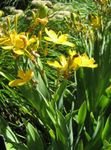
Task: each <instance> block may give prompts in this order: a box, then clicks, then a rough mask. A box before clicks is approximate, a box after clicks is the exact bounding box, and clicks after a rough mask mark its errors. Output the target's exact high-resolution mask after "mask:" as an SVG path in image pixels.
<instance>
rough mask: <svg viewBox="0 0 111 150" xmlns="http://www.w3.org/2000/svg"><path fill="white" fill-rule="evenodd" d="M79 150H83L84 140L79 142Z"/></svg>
mask: <svg viewBox="0 0 111 150" xmlns="http://www.w3.org/2000/svg"><path fill="white" fill-rule="evenodd" d="M77 150H83V141H82V140H80V141H79V143H78V147H77Z"/></svg>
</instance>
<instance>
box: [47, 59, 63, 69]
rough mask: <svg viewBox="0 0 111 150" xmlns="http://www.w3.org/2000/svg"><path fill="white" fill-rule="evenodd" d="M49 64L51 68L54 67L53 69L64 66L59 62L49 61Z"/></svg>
mask: <svg viewBox="0 0 111 150" xmlns="http://www.w3.org/2000/svg"><path fill="white" fill-rule="evenodd" d="M47 64H48V65H50V66H52V67H55V68H62V66H61V65H60V63H59V62H57V61H54V62H52V61H47Z"/></svg>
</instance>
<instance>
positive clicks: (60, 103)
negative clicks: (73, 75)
mask: <svg viewBox="0 0 111 150" xmlns="http://www.w3.org/2000/svg"><path fill="white" fill-rule="evenodd" d="M66 86H67V81H66V80H65V81H64V82H62V83H61V85H60V87H59V88H58V90H57V91H56V92H55V95H54V101H55V102H57V103H58V109H61V108H62V107H63V95H64V92H65V89H66Z"/></svg>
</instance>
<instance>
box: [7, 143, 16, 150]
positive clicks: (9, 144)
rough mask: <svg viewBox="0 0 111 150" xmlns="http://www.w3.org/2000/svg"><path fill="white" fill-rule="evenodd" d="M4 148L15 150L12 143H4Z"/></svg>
mask: <svg viewBox="0 0 111 150" xmlns="http://www.w3.org/2000/svg"><path fill="white" fill-rule="evenodd" d="M6 148H7V150H16V149H15V148H14V146H13V144H11V143H6Z"/></svg>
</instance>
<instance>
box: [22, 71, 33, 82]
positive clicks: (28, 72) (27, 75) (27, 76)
mask: <svg viewBox="0 0 111 150" xmlns="http://www.w3.org/2000/svg"><path fill="white" fill-rule="evenodd" d="M33 76H34V72H33V70H31V69H30V70H28V71H27V72H26V74H25V78H24V80H25V81H26V82H27V81H29V80H31V79H32V77H33Z"/></svg>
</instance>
